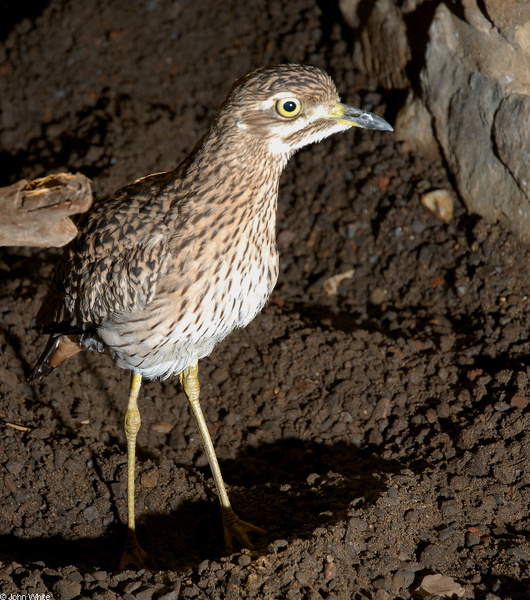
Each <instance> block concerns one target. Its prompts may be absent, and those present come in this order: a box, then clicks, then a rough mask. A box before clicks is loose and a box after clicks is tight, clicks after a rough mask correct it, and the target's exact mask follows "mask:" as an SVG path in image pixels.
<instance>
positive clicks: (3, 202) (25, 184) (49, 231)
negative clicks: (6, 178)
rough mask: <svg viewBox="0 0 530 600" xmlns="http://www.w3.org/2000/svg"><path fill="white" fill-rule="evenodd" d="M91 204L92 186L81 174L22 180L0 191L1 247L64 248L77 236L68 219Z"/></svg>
mask: <svg viewBox="0 0 530 600" xmlns="http://www.w3.org/2000/svg"><path fill="white" fill-rule="evenodd" d="M91 204H92V184H91V181H90V179H88V178H87V177H85V176H84V175H82V174H81V173H76V174H75V175H74V174H73V173H57V174H55V175H48V176H47V177H41V178H40V179H34V180H33V181H26V180H25V179H22V180H20V181H17V182H16V183H14V184H13V185H10V186H8V187H4V188H0V246H37V247H40V248H48V247H54V246H55V247H61V246H64V245H65V244H67V243H68V242H69V241H70V240H72V239H73V238H74V237H75V236H76V235H77V229H76V226H75V225H74V224H73V222H72V221H71V220H70V218H69V217H71V216H72V215H75V214H77V213H82V212H85V211H87V210H88V209H89V208H90V206H91Z"/></svg>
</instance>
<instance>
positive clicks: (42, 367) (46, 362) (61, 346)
mask: <svg viewBox="0 0 530 600" xmlns="http://www.w3.org/2000/svg"><path fill="white" fill-rule="evenodd" d="M81 350H82V348H81V346H80V345H79V344H78V343H77V340H76V337H75V336H70V335H64V334H63V333H52V334H51V335H50V337H49V338H48V342H47V343H46V347H45V348H44V352H43V353H42V354H41V355H40V358H39V360H38V361H37V364H36V365H35V366H34V367H33V371H32V372H31V375H30V376H29V378H28V380H29V382H30V383H33V382H35V381H38V380H39V379H40V378H41V377H45V376H46V375H48V373H51V371H53V369H55V367H58V366H59V365H60V364H61V363H62V362H64V361H65V360H66V359H67V358H70V356H73V355H74V354H77V353H78V352H81Z"/></svg>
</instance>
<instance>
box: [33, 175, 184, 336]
mask: <svg viewBox="0 0 530 600" xmlns="http://www.w3.org/2000/svg"><path fill="white" fill-rule="evenodd" d="M178 183H179V181H178V179H175V173H157V174H155V175H149V176H148V177H144V178H142V179H139V180H137V181H135V182H134V183H132V184H130V185H128V186H126V187H124V188H121V189H120V190H118V191H117V192H116V193H115V194H113V195H112V196H109V197H105V198H102V199H99V200H97V201H96V202H95V204H94V206H93V207H92V209H91V210H90V211H89V212H88V213H86V214H85V215H83V216H82V217H81V219H80V221H79V223H78V228H79V234H78V236H77V238H76V239H75V240H74V241H73V242H72V243H71V244H70V245H69V246H68V247H67V248H66V249H65V251H64V253H63V255H62V257H61V259H60V261H59V264H58V265H57V268H56V270H55V274H54V278H53V282H52V286H51V288H50V291H49V293H48V295H47V297H46V298H45V300H44V302H43V304H42V307H41V309H40V311H39V314H38V315H37V323H38V324H41V325H47V326H49V328H50V330H51V331H54V330H55V331H57V332H58V333H59V332H60V333H68V332H69V330H70V331H71V332H72V333H80V332H81V327H82V330H83V331H87V330H91V329H92V330H94V329H95V328H96V327H98V326H100V325H101V324H102V323H103V322H104V321H105V320H106V319H107V318H109V316H111V315H114V314H116V313H121V312H127V311H128V310H131V309H133V308H141V307H143V306H145V305H147V304H148V303H149V302H150V301H151V300H152V298H153V297H154V294H155V293H156V287H157V282H158V280H159V279H160V278H162V277H164V276H165V275H166V274H167V272H168V269H169V265H170V264H171V262H172V256H171V253H170V251H169V238H170V236H171V234H172V233H173V232H174V227H175V225H174V220H175V214H174V211H175V207H174V205H173V208H172V212H173V214H172V218H171V221H172V222H171V223H168V222H167V219H166V217H167V215H168V211H169V208H170V205H171V204H172V203H173V204H174V198H175V193H176V190H177V188H178ZM177 210H178V209H177Z"/></svg>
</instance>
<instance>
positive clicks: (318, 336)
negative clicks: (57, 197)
mask: <svg viewBox="0 0 530 600" xmlns="http://www.w3.org/2000/svg"><path fill="white" fill-rule="evenodd" d="M119 4H122V5H123V7H122V8H118V5H119ZM320 4H321V7H324V8H323V10H324V12H322V10H321V8H320V7H319V6H318V5H317V4H316V3H315V2H314V1H312V0H295V1H292V2H285V1H279V0H271V1H270V2H267V3H263V2H259V1H258V0H234V1H232V2H229V3H218V2H213V1H211V0H201V1H200V2H197V1H196V0H182V1H180V2H178V1H172V0H143V1H142V2H128V3H125V2H124V3H112V2H103V1H102V0H100V1H94V2H85V3H80V2H72V1H66V0H65V1H60V0H53V1H52V2H51V3H50V5H49V6H48V7H47V8H45V9H44V10H43V12H42V13H41V14H40V15H39V16H37V17H35V18H34V19H33V20H28V19H27V20H23V21H21V22H19V23H18V25H16V27H15V28H14V29H13V30H12V31H11V32H10V33H9V35H8V36H7V37H6V40H5V44H4V47H3V48H2V49H0V102H1V106H2V116H1V119H2V121H1V131H0V145H1V148H0V153H1V154H0V160H1V164H2V180H1V181H0V184H1V185H6V184H8V183H11V182H13V181H15V180H16V179H19V178H21V177H27V178H34V177H39V176H43V175H46V174H49V173H50V172H53V171H57V170H68V171H73V172H75V171H77V170H79V171H82V172H83V173H85V174H86V175H88V176H90V177H92V178H93V180H94V184H95V191H96V192H97V193H98V194H103V193H108V192H111V191H113V190H114V189H116V188H117V187H119V186H120V185H123V184H125V183H127V182H128V181H130V180H132V179H134V178H136V177H138V176H141V175H144V174H147V173H150V172H154V171H160V170H167V169H170V168H172V167H173V166H174V165H175V164H176V163H177V162H179V161H180V160H181V159H182V158H183V157H184V156H185V155H186V153H187V152H188V151H189V150H190V149H191V147H192V146H193V144H194V142H195V140H196V139H197V138H198V137H199V136H200V134H201V133H202V132H203V131H204V129H205V128H206V127H207V124H208V121H209V120H210V119H211V117H212V116H213V115H214V114H215V111H216V109H217V107H218V105H219V103H220V101H221V100H222V98H223V97H224V95H225V93H226V92H227V90H228V88H229V87H230V84H231V82H232V81H233V80H234V79H236V78H237V77H238V76H240V75H242V74H243V73H245V72H247V71H248V70H250V69H252V68H254V67H258V66H261V65H263V64H267V63H274V62H286V61H291V62H302V63H310V64H315V65H317V66H320V67H322V68H324V69H325V70H327V71H328V72H329V73H330V74H331V75H332V76H333V77H334V79H335V81H336V83H337V85H338V88H339V90H340V91H341V93H342V95H343V99H344V100H345V101H346V102H348V103H351V104H354V105H357V106H363V107H365V108H367V109H369V110H375V111H378V112H382V113H384V114H386V116H387V118H389V120H392V118H393V112H392V111H393V104H392V101H391V99H390V98H388V97H385V96H382V95H381V94H380V93H379V92H378V91H377V89H376V87H375V86H374V85H373V84H372V83H371V82H369V81H366V80H365V79H363V78H362V77H360V76H358V75H357V74H355V73H354V72H353V70H352V68H351V54H350V49H349V47H348V43H347V41H344V40H345V39H347V38H346V37H345V36H346V35H347V32H345V31H343V30H342V29H341V26H340V24H339V20H338V13H335V12H331V13H330V12H329V10H330V9H329V8H325V7H327V6H328V5H331V4H334V3H325V2H321V3H320ZM385 110H386V112H385ZM438 187H444V188H447V189H450V187H451V186H450V182H449V180H448V176H447V174H446V173H445V171H444V169H443V166H442V165H440V164H431V163H428V162H426V161H424V160H422V159H421V158H419V157H417V156H415V155H414V153H413V152H411V151H410V149H408V148H407V147H406V146H405V145H400V144H396V142H395V140H394V137H393V136H392V134H388V133H378V132H376V133H373V132H365V131H356V132H351V133H348V134H344V135H342V136H340V137H335V138H333V139H329V140H327V141H326V142H324V143H322V144H320V145H317V146H313V147H310V148H308V149H306V150H304V151H303V152H301V153H300V154H299V155H298V156H297V157H296V158H295V159H293V160H292V161H291V163H290V165H289V167H288V169H287V171H286V173H285V175H284V177H283V179H282V186H281V198H280V215H279V231H278V243H279V246H280V249H281V252H282V259H281V275H280V281H279V283H278V286H277V288H276V291H275V293H274V295H273V297H272V299H271V302H270V303H269V305H268V306H267V308H266V309H265V310H264V311H263V313H262V314H261V315H260V316H259V317H258V318H256V320H255V321H254V322H253V323H252V325H251V326H250V327H248V328H247V329H246V330H241V331H237V332H234V333H233V334H232V335H231V336H230V337H229V339H228V340H227V341H226V342H225V343H223V344H222V345H221V346H220V347H218V348H217V349H216V350H215V351H214V353H213V354H212V356H211V357H210V358H208V359H205V360H203V361H202V363H201V383H202V394H203V395H202V398H203V408H204V412H205V416H206V419H207V421H208V423H209V424H211V432H212V436H213V439H214V443H215V446H216V449H217V453H218V456H219V458H220V461H221V467H222V469H223V473H224V475H225V479H226V481H227V483H228V485H229V493H230V494H231V498H232V501H233V504H234V507H235V508H236V510H237V512H238V513H239V514H240V515H241V516H242V517H243V518H245V519H247V520H250V521H252V522H254V523H255V524H257V525H260V526H262V527H264V528H265V529H267V532H268V533H267V536H266V537H262V538H256V539H255V541H256V546H257V550H256V551H255V552H252V553H251V552H249V551H243V552H236V553H234V554H231V555H228V556H226V555H224V554H223V547H222V533H221V527H220V517H219V509H218V505H217V501H216V497H215V493H214V489H213V485H212V481H211V478H210V474H209V470H208V468H207V467H206V464H205V457H204V454H203V452H202V449H201V443H200V439H199V436H198V434H197V431H196V427H195V424H194V423H193V422H192V420H191V417H190V414H189V411H188V407H187V403H186V400H185V398H184V396H183V394H182V392H181V391H180V389H179V387H178V385H177V382H176V380H171V381H166V382H162V383H160V382H150V383H146V385H145V387H144V389H143V395H142V399H141V407H142V409H143V427H142V429H141V431H140V435H139V457H138V465H137V472H138V480H137V481H138V495H137V507H138V512H139V515H140V516H139V534H140V537H141V540H142V541H143V545H144V547H145V548H146V549H148V550H149V552H150V553H151V555H152V557H153V558H154V559H155V560H156V561H157V564H158V565H159V566H160V568H161V569H162V570H160V571H153V572H151V571H139V572H136V571H132V570H128V571H125V572H122V573H118V572H116V570H115V567H116V564H117V560H118V556H119V553H120V550H121V545H122V543H123V537H124V526H123V522H124V520H125V511H126V505H125V453H124V434H123V431H122V420H123V413H124V409H125V404H126V397H127V386H128V381H129V379H128V378H129V376H128V374H127V373H126V372H124V371H120V370H119V369H117V368H115V367H113V365H112V364H111V363H110V362H109V360H108V359H107V358H106V357H104V356H99V355H95V354H89V353H83V354H81V355H78V356H76V357H75V358H73V359H72V360H71V361H69V362H68V363H67V364H65V365H63V367H62V368H61V369H60V370H57V371H56V372H54V373H53V374H52V375H50V376H49V377H48V378H47V379H45V380H43V381H42V382H41V383H39V384H37V385H36V386H35V387H34V388H32V387H30V386H29V384H28V383H27V379H26V378H27V375H28V374H29V372H30V369H31V366H32V364H33V363H34V362H35V360H36V358H37V356H38V354H39V352H40V351H41V349H42V346H43V342H44V340H43V339H42V338H41V337H39V334H38V331H37V330H36V329H34V328H32V320H33V318H34V316H35V314H36V312H37V309H38V307H39V303H40V301H41V299H42V297H43V295H44V294H45V292H46V289H47V286H48V285H49V282H50V274H51V271H52V269H53V265H54V262H55V261H56V259H57V256H58V251H55V250H50V251H44V252H43V251H37V250H33V249H19V248H15V249H13V248H12V249H7V250H4V251H2V254H1V255H0V269H1V280H0V297H1V304H0V312H1V322H0V344H1V350H2V352H1V356H0V373H1V375H0V417H1V418H2V419H3V420H4V421H5V422H6V423H5V424H4V426H3V430H2V438H1V440H0V448H1V452H0V463H1V465H2V468H1V471H0V476H1V478H2V481H3V488H2V493H1V494H0V522H1V526H0V527H1V529H0V535H1V537H0V552H1V554H0V557H1V558H2V563H1V571H0V592H5V593H7V594H11V593H20V594H22V593H26V594H29V593H39V594H44V593H49V594H51V595H52V596H53V597H54V598H56V599H59V600H69V599H73V598H78V597H91V598H97V599H100V600H112V599H115V598H136V599H138V600H149V599H151V598H153V599H165V600H171V599H176V598H214V599H217V598H227V599H232V598H239V597H249V598H250V597H255V598H263V599H265V598H267V599H269V598H270V599H284V598H285V599H288V600H296V599H298V598H309V599H311V600H316V599H320V598H326V599H328V600H336V599H343V598H344V599H350V598H355V599H364V598H373V599H377V600H385V599H388V598H403V599H406V598H411V597H417V596H416V595H417V590H418V588H419V586H420V584H421V582H422V581H423V579H424V577H425V576H426V575H429V574H436V573H439V574H443V575H445V576H448V577H450V578H452V579H453V580H454V582H456V583H458V584H460V585H461V586H462V588H463V589H464V590H465V597H466V598H484V599H487V600H494V599H496V598H503V599H506V598H513V599H516V598H517V599H519V598H526V597H527V595H526V594H527V593H528V591H529V581H530V568H529V559H530V548H529V545H528V541H527V532H528V530H529V528H530V524H529V518H528V506H529V502H530V488H529V483H530V469H529V461H530V456H529V454H530V451H529V438H530V433H529V429H530V427H529V426H530V422H529V421H530V419H529V411H528V402H529V400H530V382H529V378H530V369H529V367H528V360H527V354H528V352H529V349H530V346H529V342H528V328H529V316H528V308H529V299H528V296H527V288H528V281H530V253H529V251H528V248H526V247H523V246H522V245H521V244H520V242H519V241H518V240H517V239H516V238H515V237H514V236H513V235H511V234H510V233H508V232H507V231H505V230H503V229H501V228H500V227H499V226H496V225H489V224H486V223H484V222H483V221H481V220H480V219H478V218H476V217H474V216H470V215H469V214H467V212H466V211H465V209H464V208H463V207H462V206H461V205H460V204H458V203H457V205H456V209H455V216H454V218H453V220H452V221H451V222H450V223H449V224H445V223H444V222H442V221H440V220H437V219H436V218H435V217H434V216H433V215H432V214H431V213H430V212H428V211H427V210H426V209H425V208H424V207H423V206H422V205H421V204H420V195H421V193H423V192H424V191H425V190H427V189H431V188H438ZM352 271H354V272H353V273H352ZM348 272H349V276H347V277H346V278H344V279H343V281H342V282H341V283H340V285H339V286H338V288H337V290H336V293H333V294H331V295H328V294H327V293H326V286H325V285H324V284H325V282H326V281H328V280H329V278H331V277H334V276H336V275H338V274H344V273H348ZM8 423H11V424H16V425H21V426H24V427H28V428H30V431H29V432H23V431H20V430H18V429H15V428H13V427H11V426H10V425H8Z"/></svg>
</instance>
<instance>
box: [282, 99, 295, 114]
mask: <svg viewBox="0 0 530 600" xmlns="http://www.w3.org/2000/svg"><path fill="white" fill-rule="evenodd" d="M283 110H284V111H285V112H289V113H290V112H293V111H294V110H296V102H293V101H292V100H287V102H284V103H283Z"/></svg>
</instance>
